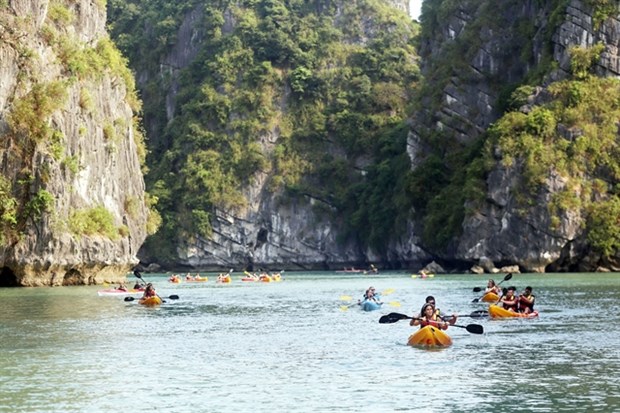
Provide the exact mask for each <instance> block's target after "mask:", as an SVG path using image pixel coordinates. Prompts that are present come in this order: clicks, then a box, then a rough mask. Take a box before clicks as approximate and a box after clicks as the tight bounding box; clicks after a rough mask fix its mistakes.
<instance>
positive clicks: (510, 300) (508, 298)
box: [499, 287, 519, 313]
mask: <svg viewBox="0 0 620 413" xmlns="http://www.w3.org/2000/svg"><path fill="white" fill-rule="evenodd" d="M515 291H517V288H516V287H508V288H507V290H506V294H505V295H504V296H503V297H502V298H500V300H499V302H500V304H502V305H503V306H504V309H506V310H508V311H514V312H515V313H516V312H517V311H519V299H518V298H517V297H516V296H515Z"/></svg>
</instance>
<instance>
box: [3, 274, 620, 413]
mask: <svg viewBox="0 0 620 413" xmlns="http://www.w3.org/2000/svg"><path fill="white" fill-rule="evenodd" d="M203 275H204V274H203ZM240 277H241V275H239V274H234V276H233V279H234V281H233V283H232V284H228V285H218V284H215V283H214V282H213V281H214V279H215V277H214V276H210V280H209V282H207V283H194V284H180V285H176V284H170V283H168V282H167V281H166V275H164V274H144V278H145V279H146V280H147V281H153V282H154V283H155V285H156V287H157V288H158V292H159V294H160V295H161V296H163V297H164V298H165V297H168V296H170V295H173V294H176V295H178V296H179V299H178V300H170V299H168V300H166V301H167V302H166V303H165V304H163V305H162V306H161V307H158V308H145V307H142V306H140V305H138V304H137V303H136V302H135V301H134V302H124V301H123V300H122V299H120V298H117V297H98V296H97V290H98V289H101V288H102V287H95V286H83V287H56V288H10V289H7V288H5V289H0V349H1V353H2V356H1V358H0V412H119V411H122V412H129V411H133V412H136V411H137V412H146V411H152V410H157V411H162V412H248V411H253V412H284V411H296V412H306V411H307V412H310V411H312V412H353V411H355V412H357V411H360V410H363V409H372V410H373V411H378V412H388V411H389V412H391V411H411V412H472V411H476V412H493V413H501V412H514V411H522V412H614V411H616V412H617V411H620V345H619V344H620V277H619V276H618V275H616V274H547V275H515V276H514V277H513V279H512V280H510V281H508V282H505V283H504V284H505V285H508V284H510V285H516V286H517V287H518V288H519V289H523V287H525V286H526V285H531V286H532V287H534V293H535V294H536V296H537V309H538V310H539V311H540V313H541V315H540V317H539V318H538V319H533V320H518V319H517V320H487V319H472V318H461V319H460V320H459V322H458V324H460V325H467V324H469V323H476V324H481V325H482V326H483V327H484V330H485V334H483V335H475V334H470V333H468V332H467V331H466V330H465V329H462V328H456V327H452V328H450V329H449V330H448V333H449V334H450V336H451V337H452V339H453V342H454V344H453V345H452V346H451V347H449V348H447V349H443V350H438V351H428V350H423V349H418V348H411V347H408V346H406V345H405V343H406V341H407V338H408V336H409V334H411V332H412V331H413V327H410V326H409V324H408V321H407V320H404V321H399V322H397V323H394V324H379V323H378V319H379V317H380V316H381V315H383V314H387V313H389V312H392V311H396V312H401V313H406V314H409V315H411V314H413V312H414V311H416V312H417V311H419V309H420V307H421V305H422V304H423V302H424V298H425V297H426V296H427V295H429V294H430V295H434V296H435V297H436V299H437V304H438V306H439V307H440V308H441V309H442V311H443V312H444V313H445V312H448V313H451V312H457V313H459V314H469V313H471V312H472V311H475V310H480V309H484V308H486V307H485V305H483V304H473V303H472V299H474V298H476V297H479V296H480V294H479V293H474V292H473V291H472V289H473V287H484V286H485V284H486V279H487V278H488V276H479V275H445V276H442V275H438V276H436V277H434V278H432V279H412V278H411V277H410V276H409V274H405V273H388V274H379V275H373V276H368V275H355V274H353V275H351V274H347V275H341V274H335V273H291V274H289V273H285V280H284V281H283V282H280V283H244V282H241V281H239V279H240ZM496 278H497V279H498V280H499V279H501V278H502V275H499V276H497V277H496ZM130 281H131V280H130ZM370 285H373V286H375V287H376V288H377V290H378V291H382V290H388V289H393V290H394V291H393V293H391V294H389V295H386V296H384V300H385V301H389V302H392V304H391V306H390V305H389V304H387V305H386V306H384V308H383V309H381V310H379V311H376V312H370V313H366V312H362V311H359V310H358V309H357V308H356V306H353V307H351V308H350V309H348V310H344V311H343V310H342V309H341V308H340V307H341V305H343V304H347V303H350V301H346V300H341V298H346V297H343V296H352V297H354V299H357V298H358V297H360V296H361V294H362V293H363V291H364V290H365V289H366V288H367V287H368V286H370ZM505 285H504V286H505ZM398 304H400V307H397V305H398Z"/></svg>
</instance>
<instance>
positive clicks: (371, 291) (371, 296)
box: [358, 287, 383, 304]
mask: <svg viewBox="0 0 620 413" xmlns="http://www.w3.org/2000/svg"><path fill="white" fill-rule="evenodd" d="M375 291H376V290H375V287H369V288H368V289H367V290H366V292H365V293H364V299H363V300H361V301H359V302H358V304H362V303H363V302H364V301H372V302H375V303H377V304H383V301H381V296H380V295H379V294H377V293H376V292H375Z"/></svg>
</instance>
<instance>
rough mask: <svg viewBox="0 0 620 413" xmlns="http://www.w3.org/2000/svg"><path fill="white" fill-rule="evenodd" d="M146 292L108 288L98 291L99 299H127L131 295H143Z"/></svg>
mask: <svg viewBox="0 0 620 413" xmlns="http://www.w3.org/2000/svg"><path fill="white" fill-rule="evenodd" d="M143 293H144V290H119V289H117V288H108V289H106V290H99V291H97V295H98V296H99V297H105V296H108V297H127V296H130V295H142V294H143Z"/></svg>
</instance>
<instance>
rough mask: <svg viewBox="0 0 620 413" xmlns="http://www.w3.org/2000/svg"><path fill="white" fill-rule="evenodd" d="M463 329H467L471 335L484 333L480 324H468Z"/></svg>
mask: <svg viewBox="0 0 620 413" xmlns="http://www.w3.org/2000/svg"><path fill="white" fill-rule="evenodd" d="M465 328H466V329H467V331H469V332H470V333H472V334H482V333H484V329H483V328H482V326H481V325H480V324H468V325H467V327H465Z"/></svg>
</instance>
